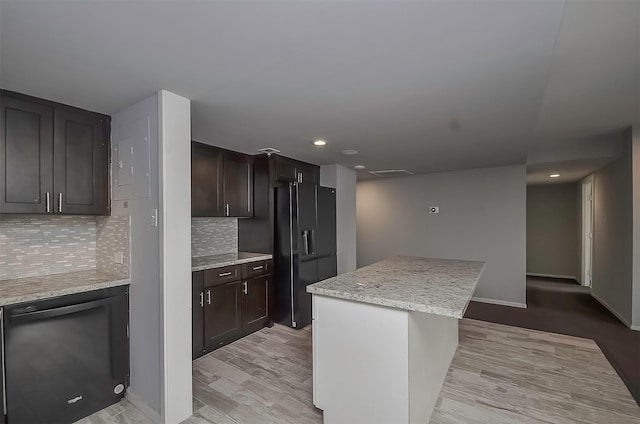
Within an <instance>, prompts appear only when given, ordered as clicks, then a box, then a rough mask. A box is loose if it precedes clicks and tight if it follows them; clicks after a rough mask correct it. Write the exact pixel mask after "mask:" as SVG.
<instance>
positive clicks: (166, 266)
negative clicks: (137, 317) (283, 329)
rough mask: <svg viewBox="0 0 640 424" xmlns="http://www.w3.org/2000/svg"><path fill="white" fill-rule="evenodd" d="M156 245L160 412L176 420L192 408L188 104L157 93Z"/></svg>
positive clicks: (168, 419) (170, 423) (170, 421)
mask: <svg viewBox="0 0 640 424" xmlns="http://www.w3.org/2000/svg"><path fill="white" fill-rule="evenodd" d="M159 100H160V103H159V112H160V131H159V139H160V181H161V190H160V215H159V218H160V232H161V237H160V251H161V252H162V258H161V270H162V272H161V274H160V275H161V280H162V299H163V312H164V313H163V317H162V318H163V319H162V322H163V324H164V325H163V327H164V334H163V356H162V362H163V364H164V380H163V388H164V390H163V397H162V418H163V420H164V422H165V423H167V424H174V423H175V424H177V423H180V422H182V421H184V420H186V419H187V418H189V417H190V416H191V414H192V412H193V398H192V392H191V390H192V389H191V385H192V384H191V383H192V382H191V372H192V371H191V334H192V333H191V316H192V315H191V307H192V305H191V190H190V187H191V107H190V106H191V105H190V102H189V100H188V99H185V98H184V97H180V96H178V95H176V94H173V93H170V92H168V91H160V93H159Z"/></svg>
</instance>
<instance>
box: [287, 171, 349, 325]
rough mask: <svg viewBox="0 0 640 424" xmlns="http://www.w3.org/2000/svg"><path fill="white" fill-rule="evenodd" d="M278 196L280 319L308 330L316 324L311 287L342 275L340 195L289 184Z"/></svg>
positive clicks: (329, 190) (319, 188)
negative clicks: (338, 224) (338, 231)
mask: <svg viewBox="0 0 640 424" xmlns="http://www.w3.org/2000/svg"><path fill="white" fill-rule="evenodd" d="M275 197H276V201H275V205H276V219H275V224H276V225H275V227H276V228H275V255H274V265H275V273H274V274H275V275H274V281H275V291H276V305H275V319H276V321H277V322H279V323H281V324H285V325H288V326H290V327H294V328H303V327H305V326H307V325H309V324H310V323H311V295H310V294H309V293H307V291H306V287H307V286H308V285H309V284H313V283H316V282H318V281H322V280H325V279H327V278H330V277H335V276H336V274H337V260H336V190H335V189H333V188H328V187H320V186H317V185H315V184H311V183H287V184H282V185H280V186H278V187H277V188H276V196H275Z"/></svg>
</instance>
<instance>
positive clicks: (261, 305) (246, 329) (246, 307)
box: [242, 276, 269, 333]
mask: <svg viewBox="0 0 640 424" xmlns="http://www.w3.org/2000/svg"><path fill="white" fill-rule="evenodd" d="M268 321H269V276H263V277H257V278H252V279H250V280H246V281H245V282H243V288H242V332H243V333H253V332H254V331H256V330H259V329H261V328H262V327H264V326H265V325H267V323H268Z"/></svg>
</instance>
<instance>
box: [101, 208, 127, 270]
mask: <svg viewBox="0 0 640 424" xmlns="http://www.w3.org/2000/svg"><path fill="white" fill-rule="evenodd" d="M96 224H97V244H96V262H97V263H96V265H97V266H96V267H97V268H98V269H99V270H101V271H105V272H108V273H110V274H114V275H119V276H123V277H128V276H129V264H130V263H131V257H130V253H129V252H130V250H131V249H130V243H129V234H130V231H129V215H124V216H116V215H114V216H104V217H99V218H97V219H96ZM116 256H118V257H119V256H121V259H122V263H121V264H120V263H117V262H116V260H115V259H116Z"/></svg>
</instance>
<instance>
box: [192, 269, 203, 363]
mask: <svg viewBox="0 0 640 424" xmlns="http://www.w3.org/2000/svg"><path fill="white" fill-rule="evenodd" d="M191 284H192V289H191V306H192V307H191V317H192V322H193V325H192V328H191V346H192V355H193V359H195V358H199V357H200V356H202V354H203V353H204V272H202V271H200V272H194V273H193V274H192V281H191Z"/></svg>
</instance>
